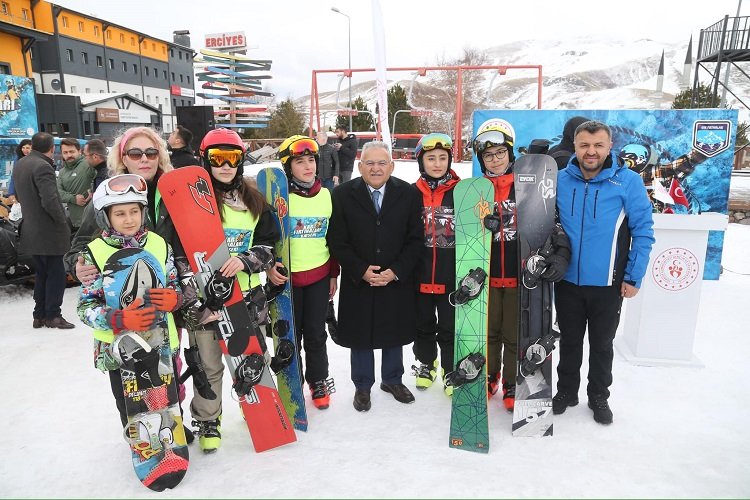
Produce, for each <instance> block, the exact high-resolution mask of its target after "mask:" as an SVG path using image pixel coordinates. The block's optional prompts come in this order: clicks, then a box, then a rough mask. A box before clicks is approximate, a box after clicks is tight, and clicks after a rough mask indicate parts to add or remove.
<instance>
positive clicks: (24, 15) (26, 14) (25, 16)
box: [21, 9, 29, 21]
mask: <svg viewBox="0 0 750 500" xmlns="http://www.w3.org/2000/svg"><path fill="white" fill-rule="evenodd" d="M21 17H22V18H23V20H24V21H28V20H29V9H21Z"/></svg>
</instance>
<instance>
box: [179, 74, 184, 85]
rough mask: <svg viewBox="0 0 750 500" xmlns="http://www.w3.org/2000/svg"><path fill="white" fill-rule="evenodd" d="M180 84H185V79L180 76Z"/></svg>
mask: <svg viewBox="0 0 750 500" xmlns="http://www.w3.org/2000/svg"><path fill="white" fill-rule="evenodd" d="M180 83H185V77H184V76H183V75H180Z"/></svg>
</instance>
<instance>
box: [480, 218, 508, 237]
mask: <svg viewBox="0 0 750 500" xmlns="http://www.w3.org/2000/svg"><path fill="white" fill-rule="evenodd" d="M482 222H483V223H484V227H486V228H487V229H489V230H490V231H491V232H492V234H496V233H499V232H500V227H501V226H502V225H503V221H502V220H501V219H500V216H498V215H486V216H485V217H484V219H483V221H482Z"/></svg>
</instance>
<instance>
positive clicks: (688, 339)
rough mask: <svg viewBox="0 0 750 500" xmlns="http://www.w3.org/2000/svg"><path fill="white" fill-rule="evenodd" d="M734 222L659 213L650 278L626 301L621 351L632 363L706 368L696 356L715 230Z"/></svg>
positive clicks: (723, 218) (717, 216) (708, 216)
mask: <svg viewBox="0 0 750 500" xmlns="http://www.w3.org/2000/svg"><path fill="white" fill-rule="evenodd" d="M728 220H729V217H728V216H727V215H724V214H720V213H714V212H708V213H703V214H700V215H679V214H654V236H655V238H656V243H654V247H653V249H652V250H651V257H650V259H649V263H648V270H647V271H646V276H645V277H644V278H643V283H642V285H641V289H640V291H639V293H638V295H636V296H635V297H634V298H632V299H626V302H627V305H626V308H625V322H624V328H623V334H622V335H621V336H618V337H617V339H616V341H615V347H616V348H617V350H618V351H619V352H620V354H622V356H623V357H624V358H625V359H626V360H627V361H629V362H630V363H633V364H636V365H645V366H665V365H682V366H699V367H700V366H703V363H701V362H700V360H699V359H698V358H696V357H695V355H694V354H693V341H694V339H695V326H696V320H697V317H698V307H699V305H700V299H701V285H702V283H703V268H704V264H705V261H706V247H707V245H708V232H709V231H724V230H725V229H726V227H727V223H728Z"/></svg>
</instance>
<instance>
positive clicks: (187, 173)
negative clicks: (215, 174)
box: [158, 167, 297, 452]
mask: <svg viewBox="0 0 750 500" xmlns="http://www.w3.org/2000/svg"><path fill="white" fill-rule="evenodd" d="M158 189H159V194H160V195H161V197H162V199H163V200H164V203H165V204H166V206H167V210H169V214H170V217H171V218H172V222H173V223H174V226H175V229H176V230H177V234H178V235H179V237H180V242H181V243H182V246H183V248H184V250H185V254H186V256H187V258H188V261H189V262H190V267H191V268H192V270H193V272H194V273H195V278H196V281H197V282H198V286H199V288H200V289H201V291H202V293H203V296H204V297H208V296H211V295H215V294H217V293H218V294H221V295H223V299H224V300H225V301H224V304H223V306H221V310H220V311H219V312H220V313H221V319H220V320H219V321H218V323H217V325H216V327H215V328H216V332H217V337H218V339H219V344H220V345H221V350H222V352H223V353H224V360H225V362H226V364H227V368H229V371H230V372H231V374H232V380H233V382H235V383H238V382H241V381H242V378H243V377H242V375H243V374H244V373H248V371H250V370H254V368H252V366H254V365H251V364H250V362H251V361H254V360H256V359H257V357H258V356H262V357H263V364H262V366H261V367H260V369H261V370H262V373H261V374H260V380H259V381H258V383H257V384H255V385H253V386H252V387H251V388H250V389H249V391H248V392H247V393H246V394H237V393H236V391H235V395H236V396H238V399H239V403H240V408H241V410H242V414H243V416H244V419H245V422H246V423H247V426H248V429H249V430H250V436H251V438H252V441H253V446H254V447H255V451H257V452H261V451H265V450H269V449H271V448H276V447H278V446H282V445H285V444H288V443H292V442H294V441H296V440H297V437H296V435H295V433H294V428H293V427H292V424H291V422H290V421H289V417H288V416H287V412H286V410H285V408H284V405H283V404H282V402H281V398H280V396H279V392H278V391H277V389H276V384H275V383H274V381H273V377H272V376H271V371H270V368H269V366H268V363H269V362H270V354H269V353H268V352H267V349H266V345H265V338H264V336H263V334H262V333H261V331H260V329H259V328H258V325H257V323H256V322H255V319H254V318H252V317H251V316H250V313H249V312H248V309H247V306H246V304H245V301H244V299H243V296H242V292H241V291H240V287H239V284H238V283H237V280H236V279H233V280H232V283H231V285H230V286H229V287H227V286H226V285H222V284H221V282H220V281H217V280H215V279H214V276H215V275H214V272H215V271H216V270H218V269H219V268H220V267H221V266H222V265H223V264H224V262H226V261H227V259H229V257H230V253H229V248H228V247H227V243H226V239H225V234H224V229H223V227H222V225H221V218H220V216H219V211H218V207H217V205H216V199H215V197H214V191H213V187H212V185H211V180H210V177H209V174H208V172H206V170H205V169H203V168H201V167H183V168H180V169H177V170H173V171H171V172H167V173H166V174H163V175H162V176H161V178H160V179H159V183H158ZM238 379H239V381H238Z"/></svg>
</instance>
